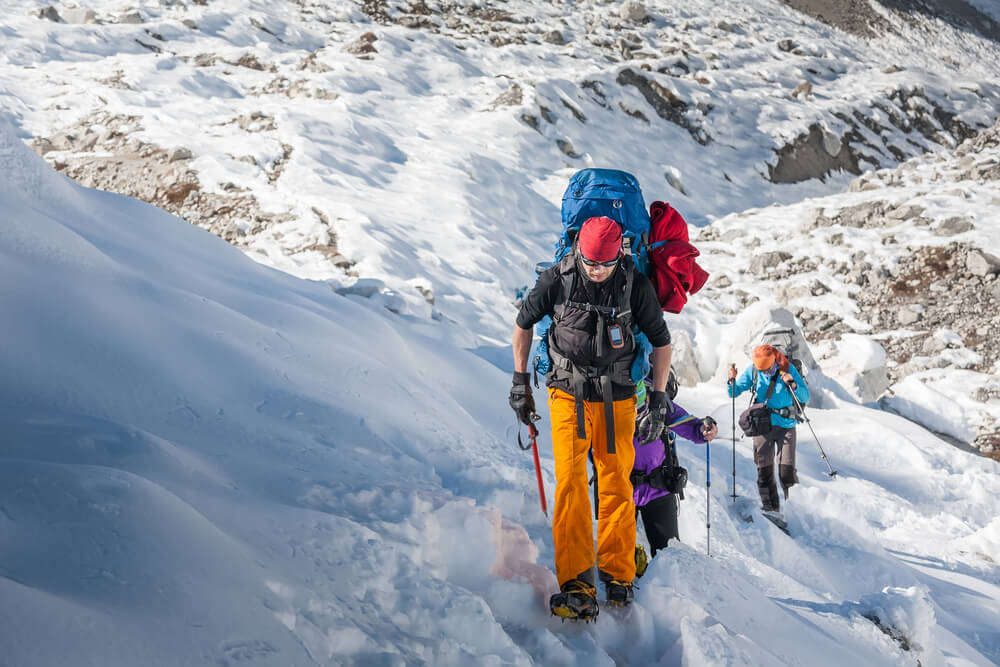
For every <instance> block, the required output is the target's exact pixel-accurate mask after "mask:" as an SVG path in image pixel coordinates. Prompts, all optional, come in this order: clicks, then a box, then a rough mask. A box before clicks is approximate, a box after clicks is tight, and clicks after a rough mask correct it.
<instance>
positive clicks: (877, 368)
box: [822, 333, 890, 403]
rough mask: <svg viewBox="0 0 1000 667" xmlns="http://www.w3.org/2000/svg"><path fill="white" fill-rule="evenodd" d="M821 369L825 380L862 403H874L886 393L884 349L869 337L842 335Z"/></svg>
mask: <svg viewBox="0 0 1000 667" xmlns="http://www.w3.org/2000/svg"><path fill="white" fill-rule="evenodd" d="M822 368H823V374H824V375H825V376H826V377H828V378H830V379H831V380H834V381H835V382H837V384H839V385H840V386H841V388H842V389H844V390H845V391H846V392H847V393H848V394H850V395H851V397H852V398H854V399H856V400H858V401H859V402H861V403H874V402H875V401H877V400H878V399H879V398H881V396H882V394H884V393H885V392H886V390H888V389H889V385H890V382H889V374H888V369H887V367H886V353H885V349H883V348H882V346H881V345H880V344H879V343H878V342H876V341H875V340H872V339H871V338H869V337H868V336H863V335H860V334H849V333H845V334H842V335H841V337H840V340H839V341H838V342H837V345H836V346H835V348H834V354H833V355H832V356H830V357H828V358H827V359H824V360H823V364H822Z"/></svg>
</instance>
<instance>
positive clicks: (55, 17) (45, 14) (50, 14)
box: [35, 5, 62, 23]
mask: <svg viewBox="0 0 1000 667" xmlns="http://www.w3.org/2000/svg"><path fill="white" fill-rule="evenodd" d="M35 15H36V16H37V17H38V18H40V19H47V20H49V21H53V22H55V23H61V22H62V19H61V18H60V17H59V12H58V11H56V8H55V7H53V6H52V5H49V6H48V7H42V8H41V9H39V10H38V12H37V13H36V14H35Z"/></svg>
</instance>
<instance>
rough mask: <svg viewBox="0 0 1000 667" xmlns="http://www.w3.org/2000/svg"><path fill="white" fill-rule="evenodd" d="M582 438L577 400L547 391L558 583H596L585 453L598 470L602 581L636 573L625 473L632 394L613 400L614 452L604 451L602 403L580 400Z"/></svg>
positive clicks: (629, 459)
mask: <svg viewBox="0 0 1000 667" xmlns="http://www.w3.org/2000/svg"><path fill="white" fill-rule="evenodd" d="M583 405H584V414H585V418H586V425H587V437H586V439H583V440H581V439H578V438H577V437H576V435H577V433H576V402H575V401H574V399H573V397H572V396H571V395H570V394H567V393H566V392H564V391H560V390H558V389H549V416H550V418H551V420H552V453H553V457H554V458H555V464H556V501H555V512H554V516H553V521H552V537H553V540H554V541H555V548H556V577H558V579H559V585H560V586H562V585H563V584H564V583H566V582H567V581H569V580H571V579H582V580H583V581H587V582H589V583H590V584H594V583H596V582H595V581H594V573H593V568H594V560H595V559H594V527H593V524H592V523H591V516H592V515H591V507H590V488H589V486H588V485H587V479H588V472H587V452H588V451H589V450H590V449H591V448H593V451H594V465H595V466H596V468H597V482H598V487H597V488H598V510H597V511H598V514H597V559H596V560H597V568H598V571H599V572H600V575H601V578H602V579H603V580H607V579H617V580H619V581H628V582H631V581H632V579H633V578H634V577H635V504H634V503H633V501H632V483H631V481H629V475H630V474H631V473H632V464H633V463H634V462H635V447H634V446H633V444H632V436H633V435H634V434H635V410H636V408H635V398H634V397H633V398H628V399H625V400H623V401H615V402H614V418H615V450H616V453H615V454H608V446H607V439H608V438H607V432H606V429H605V422H604V404H603V403H601V402H598V401H594V402H590V401H586V402H584V404H583Z"/></svg>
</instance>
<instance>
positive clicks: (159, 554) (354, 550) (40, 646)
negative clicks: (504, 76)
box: [0, 125, 1000, 665]
mask: <svg viewBox="0 0 1000 667" xmlns="http://www.w3.org/2000/svg"><path fill="white" fill-rule="evenodd" d="M2 127H3V128H4V129H3V130H2V134H0V137H2V141H0V163H2V164H3V165H4V166H5V167H7V169H6V170H5V173H8V174H10V175H11V177H8V178H7V179H5V181H4V183H3V187H2V188H0V198H2V202H0V203H2V204H3V210H4V211H5V221H4V224H3V225H2V226H0V253H2V255H3V257H2V260H3V261H2V263H0V266H2V269H0V271H2V282H3V284H4V285H8V288H7V289H5V290H4V291H3V292H2V293H0V298H2V308H3V310H4V312H6V313H8V314H9V315H10V317H9V318H8V322H9V323H10V326H11V327H12V328H11V330H10V335H9V336H8V337H7V340H8V344H7V345H5V346H4V348H3V350H2V352H0V369H2V372H3V376H4V377H7V378H12V379H13V380H14V381H13V382H9V383H8V384H6V385H4V388H3V395H2V399H3V400H2V401H0V404H2V405H3V406H4V407H3V409H2V416H0V419H2V423H3V430H4V433H5V434H6V436H7V442H8V443H9V444H8V445H7V446H6V447H5V449H4V454H3V456H4V463H3V466H0V469H2V470H3V473H2V475H3V483H2V484H0V508H2V512H0V525H2V529H3V532H2V535H3V542H2V544H3V546H2V549H0V567H2V577H0V582H2V584H0V585H2V586H3V588H4V592H5V595H4V596H3V602H0V617H2V618H4V619H5V621H8V622H7V623H5V624H4V627H5V630H4V631H3V633H2V637H3V642H2V643H3V644H4V647H5V655H6V656H7V657H8V659H9V660H11V661H13V662H14V663H15V664H19V665H42V664H51V662H53V661H60V660H64V659H66V657H67V656H73V657H74V660H75V661H76V662H77V664H101V665H116V664H121V665H130V664H136V663H139V662H141V663H143V664H208V663H211V664H236V663H238V662H245V661H252V662H253V663H255V664H274V665H289V664H296V665H299V664H301V665H307V664H342V663H345V662H347V663H359V664H360V663H363V664H368V663H371V662H385V663H388V664H403V663H424V662H426V663H432V664H465V663H468V662H470V661H472V662H480V661H484V660H489V661H494V662H501V663H513V664H528V663H530V662H541V663H544V664H551V663H564V662H565V663H569V662H573V663H604V664H607V663H608V662H609V661H610V660H617V661H619V662H627V663H633V662H635V663H638V662H645V661H654V660H660V659H666V660H668V661H675V660H681V661H685V662H692V663H695V664H702V663H710V662H727V663H731V664H762V663H763V664H777V663H786V662H796V661H805V662H810V663H811V664H826V663H827V662H828V663H829V664H842V661H843V657H842V656H844V655H847V656H850V657H852V658H854V659H856V660H859V661H861V662H864V663H885V662H890V663H893V664H895V663H898V664H909V663H911V662H912V660H913V658H914V657H916V658H918V659H919V660H921V662H922V664H940V663H944V662H957V661H966V664H968V663H972V664H989V663H990V662H991V661H995V660H997V659H1000V636H998V635H997V632H996V627H997V626H996V624H995V623H994V622H993V620H994V619H995V618H996V617H997V614H998V610H1000V576H998V572H997V569H996V564H995V562H993V560H992V556H990V554H995V549H996V545H997V544H998V542H1000V534H998V531H1000V523H998V522H997V520H996V515H997V510H998V509H1000V508H998V505H997V503H998V502H1000V500H998V498H1000V476H998V475H997V474H996V464H995V463H993V462H989V461H987V460H985V459H981V458H976V457H972V456H971V455H968V454H965V453H963V452H960V451H958V450H956V449H954V448H952V447H951V446H949V445H947V444H945V443H943V442H941V441H940V440H938V439H937V438H935V437H933V436H931V435H929V434H928V433H927V432H925V431H923V430H922V429H920V428H919V427H916V426H914V425H912V424H911V423H909V422H906V421H905V420H902V419H900V418H897V417H893V416H887V415H885V414H884V413H881V412H878V411H873V410H869V409H865V408H862V407H859V406H850V405H847V406H844V407H842V408H839V409H835V410H823V411H814V412H813V420H814V423H815V425H816V428H817V430H818V432H819V433H821V434H822V436H821V437H822V438H823V442H824V446H825V447H826V448H827V450H828V452H829V453H830V455H831V457H833V460H834V461H835V463H836V464H837V465H838V467H839V468H840V471H841V477H840V478H839V479H838V480H837V481H830V480H829V479H828V478H826V477H825V475H824V474H823V473H824V471H825V467H824V466H823V464H822V463H821V462H820V461H819V460H818V458H814V456H813V454H814V452H813V450H811V449H810V446H811V443H809V440H808V437H807V436H805V435H803V437H802V450H803V451H802V457H801V464H800V475H801V478H802V485H801V487H799V488H797V489H796V490H795V496H794V500H793V502H792V503H791V505H790V506H789V511H790V517H791V527H792V532H793V536H794V537H793V538H787V537H785V536H784V535H782V534H780V533H778V532H776V531H775V530H773V528H771V527H770V526H769V524H767V523H765V522H763V521H757V522H754V523H752V524H746V523H743V521H742V520H741V519H740V518H739V517H738V516H737V515H735V514H731V513H730V512H729V510H728V506H727V505H726V502H727V501H726V500H725V499H724V496H723V494H722V493H721V492H720V491H718V490H713V496H714V497H713V499H712V501H711V511H712V531H713V534H712V544H713V553H714V557H713V558H711V559H709V558H707V557H706V556H705V555H704V547H705V535H704V532H703V515H702V514H701V512H702V509H701V508H702V507H704V501H705V495H704V490H703V488H701V487H700V486H699V484H700V483H701V480H703V479H704V478H705V468H704V462H703V461H704V460H703V458H702V452H701V451H699V450H698V449H696V448H691V447H690V446H689V445H683V444H682V448H681V457H682V462H683V464H684V465H685V466H687V467H688V468H689V470H690V471H691V478H692V484H691V485H690V487H689V496H688V500H687V501H685V503H684V507H683V511H682V515H681V521H682V527H681V530H682V534H683V535H684V536H685V543H684V544H680V545H678V546H677V547H676V548H674V547H671V549H669V550H668V551H667V552H666V553H664V554H663V555H662V556H658V557H657V559H656V561H655V562H654V563H653V565H652V567H651V569H650V572H649V574H648V575H647V578H646V579H645V580H644V581H643V582H642V588H641V590H640V591H639V593H638V597H637V604H636V605H635V606H634V607H633V608H632V609H630V610H629V611H628V612H626V613H625V614H616V613H614V612H613V611H611V612H609V611H605V613H604V614H603V615H602V617H601V620H600V622H599V623H598V624H596V625H594V626H586V627H579V626H573V625H568V626H567V625H562V624H558V623H554V622H553V620H552V619H551V618H550V617H549V616H548V614H547V612H546V611H545V608H544V600H545V597H546V596H547V594H548V593H549V592H551V590H552V588H553V587H554V585H555V582H554V577H553V575H552V573H551V570H550V569H549V566H550V563H551V558H552V542H551V535H550V532H549V528H548V524H547V522H546V521H545V520H544V518H543V517H542V516H541V514H540V513H539V511H538V508H537V505H536V504H535V503H536V498H535V490H534V479H533V475H532V474H531V472H530V464H529V462H528V460H527V459H526V458H525V457H523V456H522V455H521V454H520V453H518V452H517V451H516V450H515V449H514V448H513V446H512V445H511V444H510V442H509V441H508V442H501V438H500V436H501V435H502V434H504V433H505V425H506V424H509V421H508V419H509V416H508V414H507V410H506V406H504V405H503V401H502V397H503V395H504V392H505V385H506V383H507V381H508V380H507V375H506V374H505V373H503V372H501V371H500V370H498V369H497V368H495V367H493V366H491V365H490V364H488V363H486V362H484V361H482V360H481V359H480V358H479V357H477V356H476V355H474V354H472V353H470V352H468V351H465V350H463V349H462V346H463V344H464V343H465V342H466V341H465V340H463V339H461V337H459V339H458V340H456V339H455V327H454V326H453V325H450V324H448V323H446V322H434V321H431V323H425V322H423V321H420V320H416V319H412V318H401V317H399V316H397V315H394V314H392V313H390V312H388V311H385V310H384V309H380V308H379V309H374V310H373V309H370V308H369V307H367V306H368V304H367V299H365V298H363V297H358V296H352V295H348V296H341V295H338V294H336V293H334V292H333V291H332V290H330V288H329V286H327V285H325V284H323V283H311V282H306V281H301V280H299V279H296V278H293V277H290V276H288V275H285V274H281V273H278V272H275V271H273V270H271V269H268V268H265V267H262V266H260V265H258V264H255V263H253V262H251V261H250V260H249V259H247V258H245V257H243V256H242V255H241V254H240V253H239V251H238V250H236V249H234V248H231V247H229V246H227V245H226V244H225V243H223V242H222V241H220V240H218V239H215V238H213V237H212V236H210V235H209V234H207V233H205V232H202V231H200V230H197V229H195V228H193V227H191V226H189V225H187V224H186V223H184V222H183V221H181V220H179V219H176V218H172V217H170V216H168V215H166V214H164V213H162V212H159V211H156V210H155V209H153V208H151V207H148V206H146V205H144V204H141V203H138V202H134V201H130V200H128V199H124V198H121V197H118V196H116V195H110V194H106V193H100V192H96V191H90V190H85V189H82V188H80V187H79V186H76V185H74V184H71V183H69V182H68V181H66V180H64V179H63V178H62V177H60V176H57V175H56V174H55V173H54V172H51V171H49V170H48V168H47V167H46V166H45V165H44V164H42V163H41V162H40V160H39V159H38V158H34V157H33V156H31V155H30V153H29V152H28V150H27V148H26V147H25V146H23V144H21V142H20V140H19V139H18V138H17V137H16V136H15V134H14V133H13V131H11V130H10V129H9V128H8V127H7V126H6V125H4V126H2ZM740 326H741V325H740V324H739V323H738V322H737V323H734V324H732V325H729V326H722V325H721V322H720V326H718V327H716V328H715V332H716V333H715V335H716V336H717V342H718V344H720V345H721V344H722V343H723V341H726V340H732V339H739V338H740V337H741V336H742V335H744V334H743V332H741V331H740ZM706 344H707V343H706ZM720 393H721V392H720V391H719V390H718V387H716V386H712V385H708V384H706V385H702V386H700V387H698V388H695V389H690V390H687V389H686V390H685V394H684V397H683V401H684V404H685V405H686V406H688V407H690V408H691V409H693V410H695V411H696V412H699V413H705V412H708V411H714V412H715V413H716V416H717V417H718V418H719V421H720V422H721V423H722V424H723V430H724V431H725V430H726V429H727V428H728V424H727V422H726V418H725V415H726V414H728V412H729V404H728V403H723V404H721V405H720V404H718V401H719V400H720V399H719V396H720ZM544 440H545V437H544V436H543V452H545V455H544V456H543V460H544V467H545V477H546V485H547V488H548V489H549V493H551V489H552V484H553V479H552V467H551V466H552V461H551V458H550V457H549V456H548V453H547V451H546V447H545V443H544ZM873 440H875V441H877V442H878V443H879V445H880V446H878V447H877V448H875V447H873V444H872V443H873ZM712 449H714V450H715V454H716V456H715V457H714V458H715V461H716V462H715V464H714V465H713V471H712V472H713V475H712V476H713V477H714V478H715V479H716V480H724V481H726V482H728V480H726V478H727V476H728V474H729V471H728V470H727V465H728V463H727V461H728V456H727V454H728V451H729V448H728V443H726V442H724V441H723V442H720V443H719V444H717V445H713V447H712ZM737 453H738V460H737V464H738V470H737V475H738V485H737V489H738V492H739V493H740V494H741V495H743V496H745V497H749V496H750V495H751V494H752V493H753V481H752V480H753V463H752V458H751V457H750V453H749V451H748V449H747V446H746V445H745V444H743V443H740V445H739V447H738V452H737ZM716 484H717V485H716V487H715V488H718V487H719V486H722V487H724V488H725V487H727V486H728V484H719V482H718V481H717V483H716ZM887 586H888V587H889V588H885V587H887ZM873 619H878V620H877V621H876V620H873ZM776 628H778V629H779V630H778V631H776ZM880 628H881V629H880ZM892 637H896V638H897V639H898V641H897V639H893V638H892ZM904 645H905V647H906V648H905V649H904V648H903V646H904Z"/></svg>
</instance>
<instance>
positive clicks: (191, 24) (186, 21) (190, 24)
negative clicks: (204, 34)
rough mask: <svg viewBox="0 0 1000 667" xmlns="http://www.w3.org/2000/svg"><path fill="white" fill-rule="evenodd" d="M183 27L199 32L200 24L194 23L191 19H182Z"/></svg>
mask: <svg viewBox="0 0 1000 667" xmlns="http://www.w3.org/2000/svg"><path fill="white" fill-rule="evenodd" d="M181 25H183V26H184V27H185V28H189V29H191V30H197V29H198V24H197V23H195V22H194V21H192V20H191V19H182V20H181Z"/></svg>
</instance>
